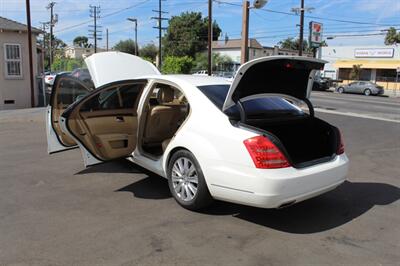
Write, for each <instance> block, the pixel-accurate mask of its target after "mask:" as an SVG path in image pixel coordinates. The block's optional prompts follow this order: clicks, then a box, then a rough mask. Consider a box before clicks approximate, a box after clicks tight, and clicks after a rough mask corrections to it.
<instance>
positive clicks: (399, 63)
mask: <svg viewBox="0 0 400 266" xmlns="http://www.w3.org/2000/svg"><path fill="white" fill-rule="evenodd" d="M353 65H361V68H371V69H397V68H398V67H400V60H338V61H336V62H335V63H334V66H335V68H353Z"/></svg>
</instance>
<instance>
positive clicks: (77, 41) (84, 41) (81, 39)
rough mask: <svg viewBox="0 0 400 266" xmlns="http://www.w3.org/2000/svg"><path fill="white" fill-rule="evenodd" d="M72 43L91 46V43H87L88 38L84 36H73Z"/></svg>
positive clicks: (83, 46) (85, 46)
mask: <svg viewBox="0 0 400 266" xmlns="http://www.w3.org/2000/svg"><path fill="white" fill-rule="evenodd" d="M73 44H74V45H75V46H79V47H82V48H89V47H91V46H92V45H91V44H89V39H88V38H87V37H86V36H77V37H75V39H74V40H73Z"/></svg>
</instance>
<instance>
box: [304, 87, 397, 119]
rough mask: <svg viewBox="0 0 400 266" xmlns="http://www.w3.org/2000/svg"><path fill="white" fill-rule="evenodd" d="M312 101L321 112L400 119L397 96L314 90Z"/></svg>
mask: <svg viewBox="0 0 400 266" xmlns="http://www.w3.org/2000/svg"><path fill="white" fill-rule="evenodd" d="M398 96H400V92H399V95H398ZM311 101H312V103H313V105H314V108H315V109H316V110H317V111H320V112H327V113H333V114H342V115H353V116H357V115H359V116H360V115H361V116H366V117H370V118H377V119H388V120H397V121H400V98H396V97H390V98H389V97H382V96H364V95H358V94H347V93H346V94H339V93H333V92H331V91H327V92H318V91H313V92H312V94H311Z"/></svg>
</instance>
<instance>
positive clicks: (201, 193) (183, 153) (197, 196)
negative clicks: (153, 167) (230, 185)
mask: <svg viewBox="0 0 400 266" xmlns="http://www.w3.org/2000/svg"><path fill="white" fill-rule="evenodd" d="M168 185H169V190H170V191H171V194H172V196H174V198H175V200H176V201H177V202H178V203H179V204H180V205H181V206H182V207H184V208H186V209H189V210H199V209H202V208H204V207H207V206H208V205H210V204H211V203H212V200H213V199H212V197H211V194H210V192H209V190H208V187H207V184H206V181H205V179H204V175H203V171H202V170H201V168H200V165H199V163H198V162H197V160H196V158H195V157H194V156H193V154H192V153H191V152H189V151H187V150H179V151H177V152H176V153H174V154H173V155H172V157H171V159H170V161H169V165H168Z"/></svg>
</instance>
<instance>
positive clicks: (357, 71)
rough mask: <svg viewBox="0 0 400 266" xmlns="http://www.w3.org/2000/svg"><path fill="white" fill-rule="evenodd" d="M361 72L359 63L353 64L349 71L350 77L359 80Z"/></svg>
mask: <svg viewBox="0 0 400 266" xmlns="http://www.w3.org/2000/svg"><path fill="white" fill-rule="evenodd" d="M360 74H361V65H353V68H352V69H351V71H350V79H353V80H359V79H360Z"/></svg>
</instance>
